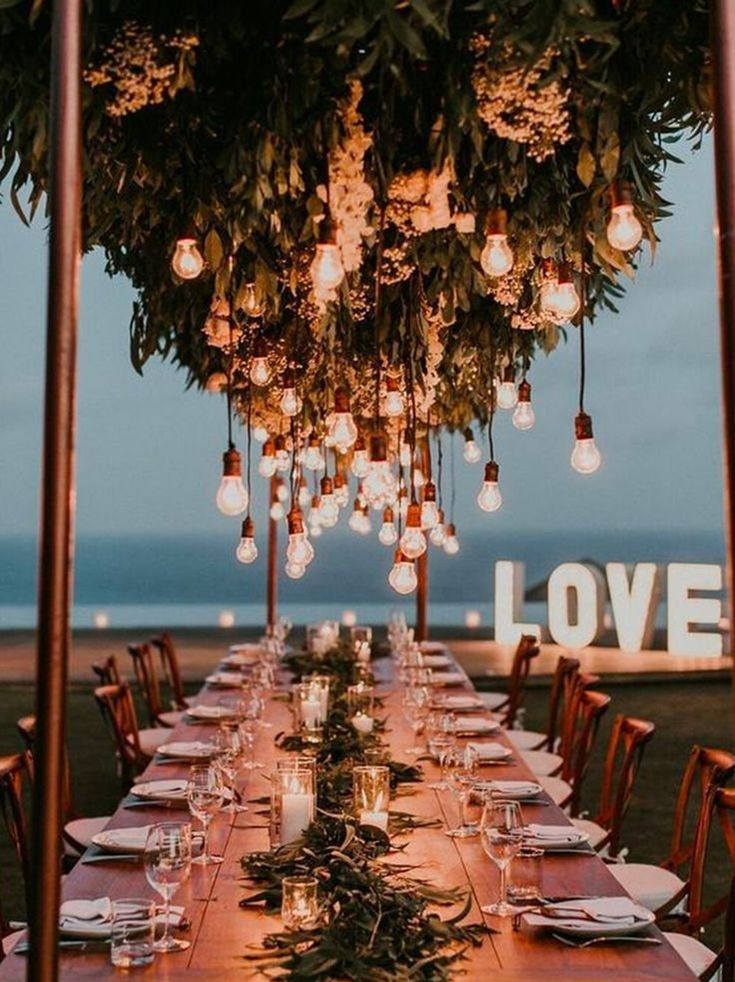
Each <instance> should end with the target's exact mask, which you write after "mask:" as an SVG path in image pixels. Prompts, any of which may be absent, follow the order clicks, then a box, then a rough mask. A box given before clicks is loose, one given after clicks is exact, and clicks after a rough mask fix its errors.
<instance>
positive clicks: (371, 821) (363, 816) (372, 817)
mask: <svg viewBox="0 0 735 982" xmlns="http://www.w3.org/2000/svg"><path fill="white" fill-rule="evenodd" d="M360 825H372V826H374V827H375V828H376V829H380V831H381V832H387V831H388V812H369V811H366V810H363V811H361V812H360Z"/></svg>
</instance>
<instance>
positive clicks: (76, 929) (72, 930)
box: [59, 917, 112, 941]
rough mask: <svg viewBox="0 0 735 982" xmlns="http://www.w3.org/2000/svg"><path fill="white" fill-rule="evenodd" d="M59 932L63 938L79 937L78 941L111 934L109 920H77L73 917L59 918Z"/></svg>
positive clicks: (106, 936) (105, 936)
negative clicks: (87, 921)
mask: <svg viewBox="0 0 735 982" xmlns="http://www.w3.org/2000/svg"><path fill="white" fill-rule="evenodd" d="M59 934H60V935H61V936H62V937H64V938H79V940H80V941H94V940H95V939H97V938H109V937H110V935H111V934H112V924H111V923H110V921H90V922H89V923H86V922H85V921H79V920H77V919H76V918H75V917H68V918H67V917H60V918H59Z"/></svg>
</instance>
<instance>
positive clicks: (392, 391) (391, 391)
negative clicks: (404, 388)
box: [384, 375, 406, 419]
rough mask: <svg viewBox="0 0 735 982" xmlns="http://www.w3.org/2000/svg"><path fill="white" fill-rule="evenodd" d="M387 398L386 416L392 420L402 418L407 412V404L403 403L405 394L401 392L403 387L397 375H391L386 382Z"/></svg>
mask: <svg viewBox="0 0 735 982" xmlns="http://www.w3.org/2000/svg"><path fill="white" fill-rule="evenodd" d="M386 388H387V392H386V396H385V406H384V408H385V415H386V416H388V417H389V418H390V419H395V418H396V417H398V416H402V415H403V413H404V410H405V408H406V407H405V404H404V401H403V393H402V392H401V387H400V383H399V381H398V379H397V378H396V377H395V375H389V376H388V379H387V381H386Z"/></svg>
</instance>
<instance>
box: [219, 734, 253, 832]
mask: <svg viewBox="0 0 735 982" xmlns="http://www.w3.org/2000/svg"><path fill="white" fill-rule="evenodd" d="M214 748H215V749H214V763H215V766H216V767H217V768H218V769H219V771H220V773H221V775H222V783H223V784H224V785H225V787H226V788H228V790H229V791H230V797H229V800H228V802H227V804H226V805H225V806H224V808H223V809H222V811H223V812H228V813H229V814H230V815H235V814H237V813H238V812H244V811H247V805H241V804H239V803H238V801H237V797H238V794H237V788H236V784H237V774H238V771H239V770H240V767H241V765H242V744H241V743H240V728H239V726H237V724H231V723H221V724H220V727H219V730H218V731H217V736H216V737H215V741H214Z"/></svg>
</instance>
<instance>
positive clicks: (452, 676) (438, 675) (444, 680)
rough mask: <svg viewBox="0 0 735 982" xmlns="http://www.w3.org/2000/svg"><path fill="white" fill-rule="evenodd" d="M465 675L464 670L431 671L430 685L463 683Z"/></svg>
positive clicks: (465, 678)
mask: <svg viewBox="0 0 735 982" xmlns="http://www.w3.org/2000/svg"><path fill="white" fill-rule="evenodd" d="M466 681H467V676H466V675H465V674H464V672H432V674H431V679H430V684H431V685H464V684H465V682H466Z"/></svg>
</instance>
